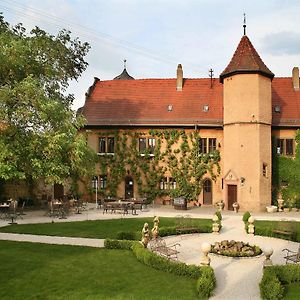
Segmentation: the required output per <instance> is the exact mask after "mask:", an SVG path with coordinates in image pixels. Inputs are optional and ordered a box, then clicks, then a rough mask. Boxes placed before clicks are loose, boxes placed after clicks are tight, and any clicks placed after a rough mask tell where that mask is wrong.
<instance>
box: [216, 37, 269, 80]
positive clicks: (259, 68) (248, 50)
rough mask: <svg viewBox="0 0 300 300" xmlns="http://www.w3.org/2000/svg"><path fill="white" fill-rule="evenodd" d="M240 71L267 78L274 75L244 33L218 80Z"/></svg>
mask: <svg viewBox="0 0 300 300" xmlns="http://www.w3.org/2000/svg"><path fill="white" fill-rule="evenodd" d="M241 73H259V74H261V75H263V76H266V77H269V78H273V77H274V74H273V73H272V72H271V71H270V70H269V69H268V67H267V66H266V65H265V64H264V62H263V61H262V59H261V58H260V56H259V55H258V53H257V51H256V50H255V48H254V47H253V45H252V43H251V42H250V40H249V38H248V37H247V36H246V35H244V36H243V37H242V38H241V40H240V43H239V45H238V47H237V49H236V50H235V52H234V54H233V57H232V59H231V61H230V63H229V64H228V66H227V67H226V68H225V70H224V71H223V72H222V73H221V75H220V81H221V82H223V79H224V78H226V77H229V76H232V75H234V74H241Z"/></svg>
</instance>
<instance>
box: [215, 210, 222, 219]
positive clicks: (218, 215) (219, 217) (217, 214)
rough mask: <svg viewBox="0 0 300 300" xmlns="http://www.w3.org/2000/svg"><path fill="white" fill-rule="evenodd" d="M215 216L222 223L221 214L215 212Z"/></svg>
mask: <svg viewBox="0 0 300 300" xmlns="http://www.w3.org/2000/svg"><path fill="white" fill-rule="evenodd" d="M215 215H216V216H217V217H218V219H219V221H222V214H221V212H220V211H218V210H217V211H216V212H215Z"/></svg>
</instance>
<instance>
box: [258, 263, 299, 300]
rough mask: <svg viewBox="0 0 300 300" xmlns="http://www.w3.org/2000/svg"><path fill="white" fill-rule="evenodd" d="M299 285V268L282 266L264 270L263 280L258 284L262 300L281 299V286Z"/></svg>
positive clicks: (282, 288)
mask: <svg viewBox="0 0 300 300" xmlns="http://www.w3.org/2000/svg"><path fill="white" fill-rule="evenodd" d="M293 282H299V283H300V266H299V265H284V266H269V267H267V268H265V269H264V274H263V278H262V280H261V282H260V284H259V287H260V295H261V297H262V298H263V299H276V300H277V299H281V298H282V297H283V294H284V286H283V284H290V283H293Z"/></svg>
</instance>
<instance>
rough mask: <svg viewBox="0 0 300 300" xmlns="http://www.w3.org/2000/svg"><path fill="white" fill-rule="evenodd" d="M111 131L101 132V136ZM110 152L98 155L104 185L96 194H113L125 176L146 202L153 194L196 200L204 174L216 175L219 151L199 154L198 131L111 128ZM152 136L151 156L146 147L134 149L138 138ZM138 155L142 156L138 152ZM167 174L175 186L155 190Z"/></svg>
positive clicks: (218, 170) (212, 176) (115, 193)
mask: <svg viewBox="0 0 300 300" xmlns="http://www.w3.org/2000/svg"><path fill="white" fill-rule="evenodd" d="M105 134H107V136H112V132H111V131H109V132H103V131H102V132H101V136H103V135H105ZM113 135H114V138H115V153H114V155H103V156H99V164H100V174H99V175H106V176H107V187H106V189H105V190H100V191H99V193H100V194H102V195H105V196H108V195H110V196H116V195H117V189H118V186H119V184H120V183H121V182H123V181H124V178H125V177H126V176H127V175H130V176H132V177H133V179H134V180H135V182H136V183H137V186H138V193H139V195H140V196H145V197H147V199H148V201H152V200H154V199H155V198H156V197H157V196H164V195H169V196H171V197H177V196H183V197H184V198H185V199H187V200H197V199H198V196H199V194H200V192H201V190H202V184H203V179H204V176H205V175H206V174H209V175H210V178H211V179H212V180H214V181H215V180H216V178H217V176H218V175H219V174H220V166H219V161H220V153H219V151H217V150H215V151H213V152H211V153H207V154H199V138H200V136H199V133H198V132H197V131H194V132H190V133H187V132H186V131H185V130H149V131H148V132H147V133H144V134H143V133H140V132H132V131H122V132H120V131H115V132H113ZM141 137H153V138H155V141H156V145H155V151H154V156H152V155H150V151H149V149H146V150H145V151H144V152H142V153H141V152H139V150H138V138H141ZM141 154H142V155H141ZM166 173H169V174H171V176H172V178H173V179H174V180H175V181H176V183H177V187H176V189H172V190H161V189H159V183H160V181H161V180H162V179H163V178H164V176H165V174H166Z"/></svg>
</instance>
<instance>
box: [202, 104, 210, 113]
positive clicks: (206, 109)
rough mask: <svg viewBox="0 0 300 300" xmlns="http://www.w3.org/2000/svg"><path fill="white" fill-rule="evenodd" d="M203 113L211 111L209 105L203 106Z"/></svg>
mask: <svg viewBox="0 0 300 300" xmlns="http://www.w3.org/2000/svg"><path fill="white" fill-rule="evenodd" d="M203 111H204V112H208V111H209V106H208V104H205V105H203Z"/></svg>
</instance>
